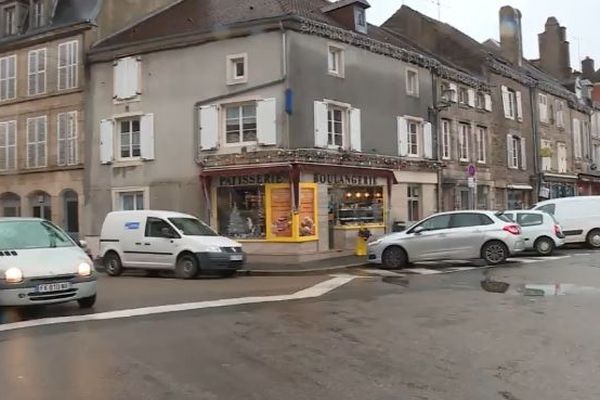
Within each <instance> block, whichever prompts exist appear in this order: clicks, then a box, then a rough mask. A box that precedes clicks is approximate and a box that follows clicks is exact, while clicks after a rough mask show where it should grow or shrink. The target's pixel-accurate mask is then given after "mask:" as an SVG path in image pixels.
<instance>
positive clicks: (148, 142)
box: [140, 114, 154, 161]
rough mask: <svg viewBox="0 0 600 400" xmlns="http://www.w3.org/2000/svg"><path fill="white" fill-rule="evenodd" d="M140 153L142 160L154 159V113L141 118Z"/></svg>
mask: <svg viewBox="0 0 600 400" xmlns="http://www.w3.org/2000/svg"><path fill="white" fill-rule="evenodd" d="M140 155H141V157H142V160H146V161H149V160H154V114H146V115H142V117H141V118H140Z"/></svg>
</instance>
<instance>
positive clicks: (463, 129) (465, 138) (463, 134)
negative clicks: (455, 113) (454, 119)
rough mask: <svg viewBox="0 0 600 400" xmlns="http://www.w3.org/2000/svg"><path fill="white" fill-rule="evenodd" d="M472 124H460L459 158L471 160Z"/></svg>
mask: <svg viewBox="0 0 600 400" xmlns="http://www.w3.org/2000/svg"><path fill="white" fill-rule="evenodd" d="M470 136H471V126H470V125H467V124H459V125H458V158H459V160H460V161H469V160H470V157H469V137H470Z"/></svg>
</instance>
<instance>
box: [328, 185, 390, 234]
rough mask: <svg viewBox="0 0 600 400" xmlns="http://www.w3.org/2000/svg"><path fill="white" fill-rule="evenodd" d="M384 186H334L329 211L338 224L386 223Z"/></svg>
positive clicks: (334, 221)
mask: <svg viewBox="0 0 600 400" xmlns="http://www.w3.org/2000/svg"><path fill="white" fill-rule="evenodd" d="M383 210H384V207H383V187H381V186H366V187H359V186H349V187H344V188H332V190H331V191H330V200H329V213H330V215H331V217H332V219H333V221H332V222H333V223H334V224H335V225H337V226H352V225H361V224H378V225H381V224H383V223H384V215H383V214H384V212H383Z"/></svg>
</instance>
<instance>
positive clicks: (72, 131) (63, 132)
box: [56, 111, 78, 165]
mask: <svg viewBox="0 0 600 400" xmlns="http://www.w3.org/2000/svg"><path fill="white" fill-rule="evenodd" d="M56 130H57V136H58V138H57V141H58V152H57V164H58V165H76V164H77V162H78V156H77V147H78V146H77V111H71V112H67V113H60V114H58V117H57V128H56Z"/></svg>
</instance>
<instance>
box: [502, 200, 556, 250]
mask: <svg viewBox="0 0 600 400" xmlns="http://www.w3.org/2000/svg"><path fill="white" fill-rule="evenodd" d="M503 215H504V216H506V217H507V218H509V219H510V220H511V221H514V222H516V223H517V224H519V225H520V226H521V229H522V231H523V239H524V240H525V247H526V249H527V250H535V251H536V252H537V253H538V254H539V255H542V256H549V255H551V254H552V253H553V252H554V249H556V248H557V247H561V246H563V245H564V244H565V235H564V234H563V232H562V228H561V226H560V224H559V223H558V222H557V221H556V219H554V217H553V216H552V215H550V214H547V213H545V212H541V211H532V210H528V211H505V212H504V213H503Z"/></svg>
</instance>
